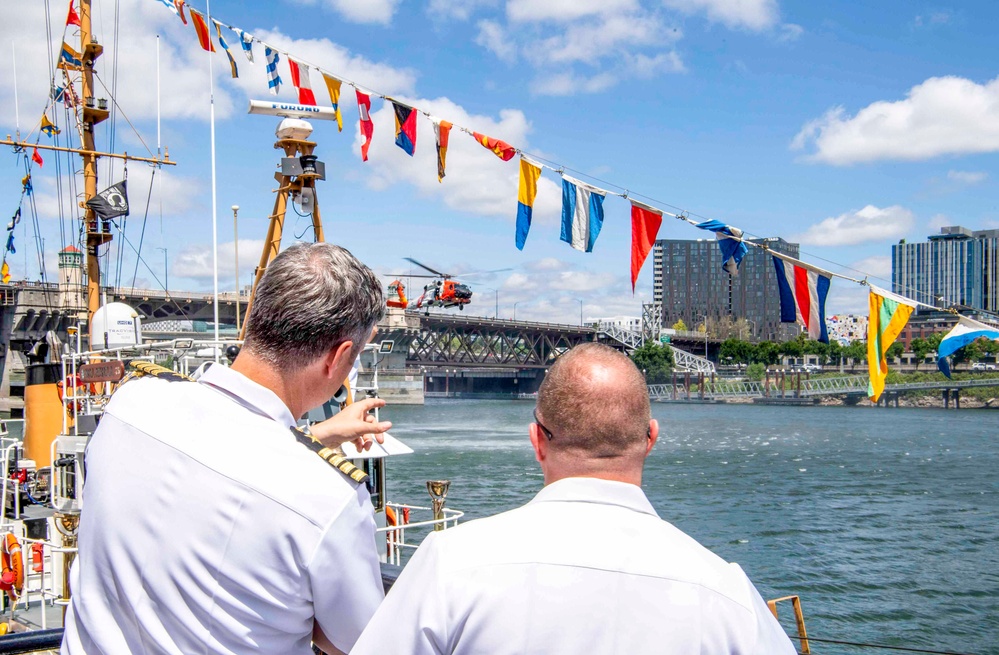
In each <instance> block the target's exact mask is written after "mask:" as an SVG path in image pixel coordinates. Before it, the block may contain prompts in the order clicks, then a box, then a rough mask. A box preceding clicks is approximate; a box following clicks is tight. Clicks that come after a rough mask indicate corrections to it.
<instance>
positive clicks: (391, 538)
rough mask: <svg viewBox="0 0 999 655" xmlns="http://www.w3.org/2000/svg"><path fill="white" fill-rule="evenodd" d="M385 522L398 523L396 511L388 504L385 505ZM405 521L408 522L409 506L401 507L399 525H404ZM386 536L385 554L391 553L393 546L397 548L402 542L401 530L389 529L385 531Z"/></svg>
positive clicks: (394, 524)
mask: <svg viewBox="0 0 999 655" xmlns="http://www.w3.org/2000/svg"><path fill="white" fill-rule="evenodd" d="M385 522H386V523H388V524H389V525H393V526H396V525H400V521H399V515H398V514H396V511H395V510H394V509H392V507H390V506H389V505H386V506H385ZM407 523H409V508H408V507H403V508H402V522H401V525H406V524H407ZM387 537H388V539H387V543H386V544H385V548H386V550H387V554H388V555H391V554H392V550H393V548H399V547H401V546H402V543H403V536H402V531H401V530H389V531H388V533H387Z"/></svg>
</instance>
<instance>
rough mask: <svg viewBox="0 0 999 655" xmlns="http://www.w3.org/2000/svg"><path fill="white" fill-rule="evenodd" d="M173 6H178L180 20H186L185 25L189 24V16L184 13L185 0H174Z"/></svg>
mask: <svg viewBox="0 0 999 655" xmlns="http://www.w3.org/2000/svg"><path fill="white" fill-rule="evenodd" d="M173 6H174V7H176V8H177V15H178V16H180V20H182V21H184V25H187V16H185V15H184V0H173Z"/></svg>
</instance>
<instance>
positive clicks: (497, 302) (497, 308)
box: [484, 287, 499, 318]
mask: <svg viewBox="0 0 999 655" xmlns="http://www.w3.org/2000/svg"><path fill="white" fill-rule="evenodd" d="M484 288H485V289H489V290H490V291H492V292H493V293H494V294H496V313H495V314H494V315H493V318H499V289H494V288H492V287H484Z"/></svg>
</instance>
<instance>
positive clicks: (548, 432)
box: [534, 407, 652, 441]
mask: <svg viewBox="0 0 999 655" xmlns="http://www.w3.org/2000/svg"><path fill="white" fill-rule="evenodd" d="M534 422H535V423H537V425H538V427H539V428H541V432H542V433H543V434H544V435H545V436H546V437H548V441H551V440H552V439H554V438H555V435H553V434H552V431H551V430H549V429H548V428H546V427H545V425H544V423H542V422H541V420H540V419H539V418H538V408H537V407H535V408H534ZM645 438H646V439H651V438H652V426H651V425H650V426H649V427H648V429H647V430H646V432H645Z"/></svg>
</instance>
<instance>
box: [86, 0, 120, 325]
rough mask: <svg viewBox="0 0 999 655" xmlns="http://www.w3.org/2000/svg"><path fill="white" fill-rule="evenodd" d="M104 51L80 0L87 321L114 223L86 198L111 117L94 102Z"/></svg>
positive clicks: (95, 302) (91, 189) (97, 296)
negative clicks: (98, 133) (101, 219)
mask: <svg viewBox="0 0 999 655" xmlns="http://www.w3.org/2000/svg"><path fill="white" fill-rule="evenodd" d="M103 52H104V47H103V46H101V45H100V44H99V43H97V42H96V40H94V38H93V36H92V33H91V21H90V0H80V53H81V54H82V55H83V57H82V63H83V70H82V73H83V74H82V76H81V77H82V79H83V81H82V89H81V91H82V94H81V97H82V98H83V127H82V135H81V141H82V144H81V145H82V146H83V148H82V149H83V150H84V151H86V152H84V153H81V154H82V156H83V183H84V187H83V188H84V201H83V208H84V221H85V225H86V228H87V325H88V326H89V325H90V324H91V321H92V320H93V317H94V314H95V313H96V312H97V309H98V308H99V307H100V304H101V298H100V292H101V263H100V258H99V248H100V246H102V245H104V244H105V243H107V242H109V241H111V239H112V238H113V237H112V234H111V231H110V226H109V225H108V224H107V223H106V222H105V224H104V225H98V223H97V214H96V212H94V210H93V209H92V208H90V207H88V206H87V205H86V201H87V200H90V199H91V198H93V197H95V196H96V195H97V153H96V152H95V151H94V126H95V125H97V124H98V123H101V122H103V121H104V120H106V119H107V117H108V110H107V109H99V108H97V107H96V103H95V102H94V98H95V96H94V62H96V61H97V58H98V57H100V56H101V53H103ZM102 228H103V229H102Z"/></svg>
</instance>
